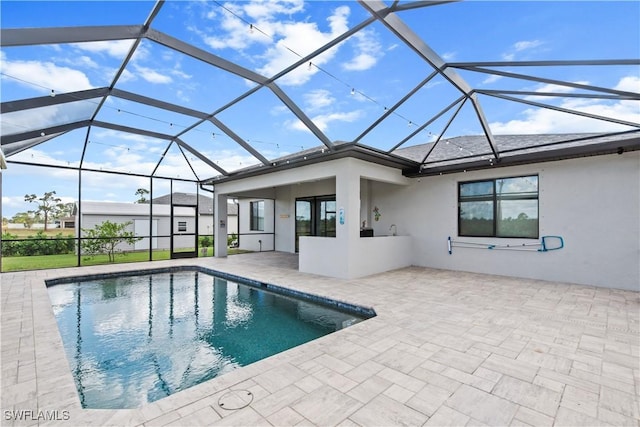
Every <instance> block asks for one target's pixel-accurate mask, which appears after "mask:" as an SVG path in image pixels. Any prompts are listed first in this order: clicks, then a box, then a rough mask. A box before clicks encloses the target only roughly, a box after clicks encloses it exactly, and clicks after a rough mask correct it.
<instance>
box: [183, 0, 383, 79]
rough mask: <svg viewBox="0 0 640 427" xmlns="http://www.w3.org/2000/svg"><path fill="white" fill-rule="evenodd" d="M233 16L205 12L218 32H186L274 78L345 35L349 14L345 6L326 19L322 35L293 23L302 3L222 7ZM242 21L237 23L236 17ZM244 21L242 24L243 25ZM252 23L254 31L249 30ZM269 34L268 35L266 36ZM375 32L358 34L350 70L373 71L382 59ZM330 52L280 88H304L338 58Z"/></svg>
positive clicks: (294, 0)
mask: <svg viewBox="0 0 640 427" xmlns="http://www.w3.org/2000/svg"><path fill="white" fill-rule="evenodd" d="M225 7H226V8H228V9H229V10H232V11H233V13H234V14H235V15H237V17H236V16H234V15H232V14H231V13H226V12H225V13H211V12H209V13H207V17H208V18H209V19H212V20H214V21H215V22H213V23H212V24H211V27H212V28H216V30H218V31H222V34H220V33H219V32H217V33H215V34H211V33H206V32H205V30H203V29H202V28H195V27H189V30H191V31H193V32H195V33H196V34H198V35H199V36H200V37H201V38H202V39H203V41H204V42H205V43H206V44H207V45H208V46H209V47H211V48H212V49H226V48H230V49H234V50H236V54H240V55H244V56H246V57H247V58H248V60H250V61H252V62H254V63H257V64H259V65H258V66H257V67H256V71H257V72H258V73H260V74H263V75H265V76H268V77H270V76H273V75H275V74H277V73H278V72H280V71H282V70H283V69H285V68H286V67H288V66H290V65H291V64H293V63H295V62H296V61H298V60H299V59H300V58H301V57H303V56H305V55H308V54H309V53H311V52H313V51H315V50H316V49H318V48H320V47H321V46H323V45H325V44H326V43H328V42H329V41H330V40H332V39H334V38H336V37H337V36H338V35H340V34H342V33H344V32H346V31H347V30H348V29H349V27H348V22H347V20H348V17H349V15H350V13H351V10H350V8H349V7H348V6H338V7H336V8H335V9H334V10H333V13H332V14H331V15H330V16H329V17H328V18H327V23H328V26H329V29H328V30H326V31H323V30H322V29H321V28H320V27H319V25H318V23H315V22H311V21H309V20H308V18H307V19H302V20H298V21H297V22H296V21H293V20H291V19H290V17H291V15H293V14H296V13H300V12H303V11H304V3H303V2H302V1H301V0H289V1H272V2H262V1H255V0H254V1H249V2H238V3H225ZM239 17H240V18H242V19H240V18H239ZM243 19H244V21H243ZM246 21H248V22H252V23H253V24H252V25H255V29H254V30H253V31H250V30H251V29H250V27H249V24H247V22H246ZM265 34H267V35H265ZM371 34H373V33H362V35H360V36H359V37H360V38H359V39H358V40H357V43H356V47H357V49H356V54H355V55H354V58H353V60H352V61H350V62H348V63H347V64H346V65H347V66H348V67H350V69H355V70H358V69H367V68H369V67H371V66H372V65H373V64H374V63H375V61H376V60H377V57H378V56H379V55H380V53H379V51H380V47H379V46H378V45H377V42H376V41H375V39H374V38H373V37H372V36H371ZM260 45H266V46H267V47H266V49H265V50H262V51H261V50H260V49H258V51H257V52H256V51H251V52H248V51H247V52H245V50H247V49H249V48H250V47H259V46H260ZM337 49H338V47H334V48H332V49H329V50H328V51H326V52H324V53H323V54H321V55H319V56H318V57H316V58H314V59H313V61H312V62H313V65H312V66H311V67H309V66H308V64H304V65H303V66H300V67H298V68H297V69H296V70H293V71H291V72H290V73H288V74H287V75H286V76H284V77H282V78H281V79H279V80H278V84H280V85H283V86H286V85H290V86H295V85H302V84H304V83H306V82H307V81H308V80H309V79H310V78H311V77H312V76H313V75H315V74H316V73H317V72H318V71H319V70H318V68H317V67H321V66H322V65H324V64H326V63H327V62H329V61H330V60H331V59H333V58H334V57H335V55H336V53H337Z"/></svg>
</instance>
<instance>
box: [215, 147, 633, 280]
mask: <svg viewBox="0 0 640 427" xmlns="http://www.w3.org/2000/svg"><path fill="white" fill-rule="evenodd" d="M524 175H538V176H539V188H538V190H539V235H540V236H561V237H563V239H564V242H565V247H564V248H563V249H560V250H555V251H547V252H538V251H535V250H533V251H516V250H487V249H486V248H485V247H483V248H481V249H469V248H461V247H454V248H453V251H452V254H449V252H448V247H447V238H448V237H449V236H451V238H452V239H454V240H459V241H460V240H462V241H471V242H476V243H483V244H486V245H487V246H488V245H490V244H495V245H506V244H509V245H510V246H519V245H522V244H533V245H536V244H538V243H539V242H540V239H504V238H470V237H458V183H459V182H462V181H473V180H483V179H495V178H502V177H515V176H524ZM300 177H303V178H304V179H305V182H300ZM258 178H259V179H258ZM253 186H255V188H256V189H260V188H275V189H276V190H275V202H274V203H275V231H276V234H275V249H276V250H281V251H288V252H293V251H294V239H295V199H296V198H297V197H303V196H312V195H326V194H334V193H335V194H336V200H337V204H338V207H339V208H340V207H342V208H345V223H344V224H338V225H337V232H336V234H337V235H336V238H322V237H304V238H301V240H300V259H299V261H300V270H301V271H306V272H310V273H316V274H322V275H326V276H332V277H342V278H352V277H360V276H362V275H366V274H373V273H375V272H378V271H385V270H389V269H392V268H399V267H402V266H405V265H416V266H424V267H432V268H442V269H449V270H459V271H471V272H478V273H487V274H496V275H506V276H514V277H524V278H533V279H541V280H550V281H561V282H569V283H578V284H586V285H595V286H599V287H606V288H617V289H630V290H640V261H639V260H640V152H627V153H623V154H621V155H617V154H615V155H608V156H596V157H586V158H579V159H571V160H563V161H556V162H546V163H539V164H530V165H522V166H513V167H505V168H495V169H487V170H482V171H470V172H467V173H456V174H448V175H442V176H434V177H423V178H419V179H417V178H414V179H408V178H405V177H403V176H402V175H401V171H400V170H397V169H392V168H388V167H384V166H380V165H376V164H372V163H367V162H364V161H361V160H357V159H351V158H346V159H339V160H335V161H331V162H326V163H319V164H314V165H309V166H305V167H301V168H297V169H291V170H286V171H280V172H275V173H273V174H269V175H263V176H260V177H252V178H248V179H246V180H238V181H232V182H229V183H225V184H224V185H221V186H220V187H221V188H220V189H219V190H225V189H226V188H229V189H233V190H234V191H249V190H250V189H251V188H252V187H253ZM247 202H248V201H247ZM375 207H377V208H378V211H379V213H380V217H379V218H378V220H377V221H376V220H375V215H373V213H372V210H373V209H374V208H375ZM240 212H241V214H240V216H241V218H242V216H243V215H245V216H246V217H245V221H247V222H246V223H247V224H248V221H249V219H248V212H249V210H248V204H247V206H245V207H241V211H240ZM265 215H266V218H265V224H269V223H271V224H273V218H271V217H270V215H273V210H272V208H266V209H265ZM362 221H367V227H372V228H373V229H374V235H375V236H380V237H374V238H373V240H372V238H366V237H362V238H361V237H359V235H358V234H357V233H358V231H359V229H360V227H361V225H362ZM392 224H395V227H394V229H393V231H396V233H397V236H395V237H393V236H389V234H392V230H391V225H392ZM247 227H248V225H247ZM382 236H389V237H382ZM398 237H400V238H398ZM385 239H388V240H385ZM532 248H534V249H535V247H532ZM263 249H264V245H263Z"/></svg>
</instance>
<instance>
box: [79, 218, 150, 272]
mask: <svg viewBox="0 0 640 427" xmlns="http://www.w3.org/2000/svg"><path fill="white" fill-rule="evenodd" d="M131 224H133V222H132V221H128V222H123V223H121V224H118V223H115V222H111V221H109V220H107V221H104V222H102V223H101V224H98V225H96V226H94V227H93V228H90V229H85V228H83V229H82V231H83V233H84V237H85V239H84V240H83V242H82V248H83V250H84V251H85V252H86V253H88V254H90V255H97V254H107V256H108V258H109V262H114V261H115V257H116V254H117V253H118V252H122V250H121V249H118V245H119V244H120V243H127V244H129V245H133V244H134V243H135V242H137V241H138V240H142V237H136V236H135V234H134V233H133V231H126V230H125V229H126V228H127V227H128V226H130V225H131Z"/></svg>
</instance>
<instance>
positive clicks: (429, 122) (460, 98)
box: [388, 95, 467, 153]
mask: <svg viewBox="0 0 640 427" xmlns="http://www.w3.org/2000/svg"><path fill="white" fill-rule="evenodd" d="M466 98H467V97H466V96H464V95H462V96H460V97H459V98H458V99H456V100H455V101H453V102H452V103H451V104H449V105H447V106H446V107H444V108H443V109H442V110H440V112H439V113H438V114H436V115H435V116H433V117H431V118H430V119H429V120H427V121H426V122H425V123H423V124H422V125H420V126H419V127H418V129H416V130H414V131H413V132H411V134H409V135H408V136H407V137H405V138H404V139H403V140H402V141H400V142H398V143H397V144H396V145H394V146H393V148H391V149H390V150H389V151H388V152H389V153H392V152H393V151H395V150H397V149H398V148H399V147H400V146H401V145H403V144H404V143H405V142H407V141H409V140H410V139H411V138H413V137H414V136H416V135H417V134H418V133H420V132H421V131H422V130H423V129H424V128H426V127H427V126H429V125H430V124H431V123H433V122H435V121H436V120H438V119H439V118H440V116H442V115H443V114H444V113H446V112H447V111H449V110H450V109H452V108H453V107H454V106H455V105H456V104H457V103H459V102H460V101H462V100H463V99H466Z"/></svg>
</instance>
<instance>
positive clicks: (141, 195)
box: [135, 188, 149, 203]
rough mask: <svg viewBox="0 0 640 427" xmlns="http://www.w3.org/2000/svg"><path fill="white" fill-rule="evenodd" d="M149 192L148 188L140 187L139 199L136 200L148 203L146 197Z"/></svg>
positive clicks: (137, 191)
mask: <svg viewBox="0 0 640 427" xmlns="http://www.w3.org/2000/svg"><path fill="white" fill-rule="evenodd" d="M147 194H149V190H147V189H146V188H138V189H137V190H136V196H138V200H136V201H135V203H147V202H148V200H147V198H146V197H145V196H146V195H147Z"/></svg>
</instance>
